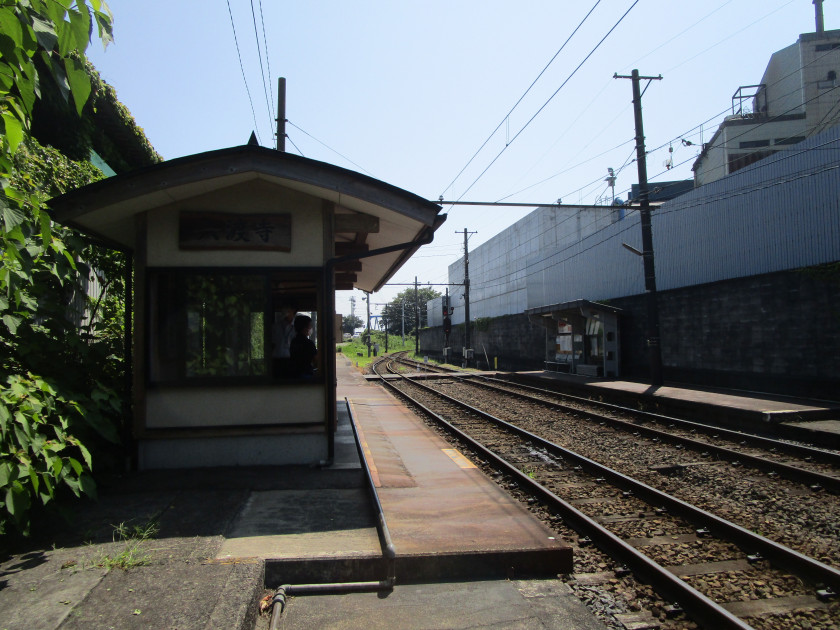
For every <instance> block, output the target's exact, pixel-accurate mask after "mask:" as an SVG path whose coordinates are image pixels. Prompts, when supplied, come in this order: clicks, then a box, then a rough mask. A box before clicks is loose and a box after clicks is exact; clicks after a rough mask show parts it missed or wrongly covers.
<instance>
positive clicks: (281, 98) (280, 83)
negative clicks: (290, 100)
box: [277, 77, 286, 153]
mask: <svg viewBox="0 0 840 630" xmlns="http://www.w3.org/2000/svg"><path fill="white" fill-rule="evenodd" d="M277 150H278V151H283V152H284V153H285V152H286V79H285V77H280V78H279V79H277Z"/></svg>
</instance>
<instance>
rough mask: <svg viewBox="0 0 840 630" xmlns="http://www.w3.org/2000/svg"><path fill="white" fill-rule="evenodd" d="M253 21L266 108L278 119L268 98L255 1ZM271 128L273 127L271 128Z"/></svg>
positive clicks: (252, 5) (272, 116)
mask: <svg viewBox="0 0 840 630" xmlns="http://www.w3.org/2000/svg"><path fill="white" fill-rule="evenodd" d="M251 20H252V21H253V23H254V40H255V42H256V44H257V58H258V59H259V61H260V74H261V75H262V85H263V94H265V108H266V110H267V111H268V115H269V116H270V117H271V118H276V116H274V114H273V111H274V110H273V109H272V107H271V99H269V97H268V83H267V82H266V80H265V64H264V63H263V58H262V49H261V47H260V35H259V32H258V31H257V14H256V12H255V11H254V0H251ZM267 54H268V52H267V51H266V55H267ZM269 128H271V127H270V126H269Z"/></svg>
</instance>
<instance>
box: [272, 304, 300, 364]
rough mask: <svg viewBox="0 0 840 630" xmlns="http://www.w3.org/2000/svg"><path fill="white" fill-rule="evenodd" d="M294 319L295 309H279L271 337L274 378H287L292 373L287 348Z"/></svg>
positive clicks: (291, 334)
mask: <svg viewBox="0 0 840 630" xmlns="http://www.w3.org/2000/svg"><path fill="white" fill-rule="evenodd" d="M294 318H295V309H294V308H292V307H291V306H288V305H287V306H282V307H281V308H280V313H279V317H277V318H276V319H275V322H274V328H273V330H272V335H271V336H272V345H273V349H272V358H273V362H274V378H287V377H289V376H290V375H291V373H292V366H291V355H290V354H289V346H290V345H291V343H292V339H294V336H295V327H294V324H293V321H294Z"/></svg>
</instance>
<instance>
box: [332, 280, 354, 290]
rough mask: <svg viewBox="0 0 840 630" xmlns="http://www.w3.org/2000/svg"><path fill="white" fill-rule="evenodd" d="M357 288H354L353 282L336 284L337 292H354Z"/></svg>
mask: <svg viewBox="0 0 840 630" xmlns="http://www.w3.org/2000/svg"><path fill="white" fill-rule="evenodd" d="M354 288H355V287H354V286H353V283H352V282H336V283H335V290H336V291H352V290H353V289H354Z"/></svg>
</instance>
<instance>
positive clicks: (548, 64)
mask: <svg viewBox="0 0 840 630" xmlns="http://www.w3.org/2000/svg"><path fill="white" fill-rule="evenodd" d="M600 3H601V0H597V2H595V4H594V5H592V8H591V9H589V12H588V13H587V14H586V15H585V16H584V18H583V19H582V20H581V21H580V23H579V24H578V25H577V27H575V29H574V30H573V31H572V33H571V35H569V36H568V37H567V38H566V41H565V42H563V45H562V46H560V48H559V49H558V50H557V52H556V53H554V56H553V57H552V58H551V59H550V60H549V61H548V63H547V64H546V65H545V67H544V68H543V69H542V70H541V71H540V73H539V74H538V75H537V78H536V79H534V80H533V81H532V82H531V85H529V86H528V89H527V90H525V92H524V93H523V94H522V96H520V97H519V100H517V101H516V103H514V105H513V107H511V108H510V111H509V112H508V113H507V114H506V115H505V116H504V118H502V121H501V122H500V123H499V124H498V125H497V126H496V128H495V129H494V130H493V131H492V132H491V133H490V135H489V136H487V139H486V140H485V141H484V142H483V143H482V144H481V146H480V147H478V150H477V151H476V152H475V153H474V154H473V156H472V157H471V158H470V159H469V160H467V163H466V164H465V165H464V167H463V168H462V169H461V170H460V171H458V174H457V175H456V176H455V177H454V179H453V180H452V181H451V182H449V185H448V186H447V187H446V188H445V189H444V190H443V192H442V193H441V196H443V195H445V194H446V191H448V190H449V189H450V188H452V185H453V184H454V183H455V182H456V181H458V178H459V177H460V176H461V175H462V174H463V172H464V171H465V170H467V167H469V165H470V164H472V162H473V160H474V159H475V158H476V157H477V156H478V154H479V153H481V150H482V149H483V148H484V147H485V146H487V143H488V142H490V139H491V138H492V137H493V136H494V135H496V132H497V131H498V130H499V129H500V128H501V126H502V125H503V124H505V121H509V120H510V115H511V114H512V113H513V110H515V109H516V108H517V107H518V106H519V104H520V103H521V102H522V99H524V98H525V96H526V95H527V94H528V92H530V91H531V88H533V87H534V85H535V84H536V83H537V81H539V80H540V77H541V76H542V75H543V74H545V71H546V70H548V67H549V66H550V65H551V64H552V63H554V60H555V59H557V56H558V55H559V54H560V53H561V52H562V51H563V49H564V48H565V47H566V45H567V44H568V43H569V42H570V41H571V39H572V37H574V36H575V33H577V32H578V30H579V29H580V27H581V26H583V24H584V22H586V20H587V19H588V18H589V16H590V15H592V12H593V11H594V10H595V8H596V7H597V6H598V5H599V4H600Z"/></svg>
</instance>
